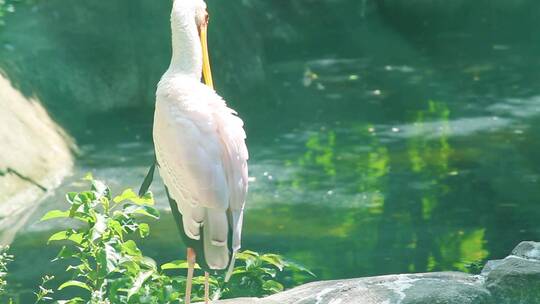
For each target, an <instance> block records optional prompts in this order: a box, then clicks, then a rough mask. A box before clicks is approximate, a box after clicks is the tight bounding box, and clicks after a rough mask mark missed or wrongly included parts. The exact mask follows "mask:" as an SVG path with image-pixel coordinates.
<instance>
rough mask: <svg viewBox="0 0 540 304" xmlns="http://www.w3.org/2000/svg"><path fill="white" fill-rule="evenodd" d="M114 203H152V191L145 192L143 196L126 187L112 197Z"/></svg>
mask: <svg viewBox="0 0 540 304" xmlns="http://www.w3.org/2000/svg"><path fill="white" fill-rule="evenodd" d="M113 201H114V202H115V203H117V204H118V203H122V202H126V201H129V202H132V203H134V204H136V205H154V197H153V195H152V192H147V193H146V194H145V195H144V196H142V197H141V196H138V195H137V194H136V193H135V191H133V189H126V190H124V192H122V194H121V195H119V196H117V197H115V198H114V199H113Z"/></svg>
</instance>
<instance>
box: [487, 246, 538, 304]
mask: <svg viewBox="0 0 540 304" xmlns="http://www.w3.org/2000/svg"><path fill="white" fill-rule="evenodd" d="M486 287H487V289H488V290H489V291H490V292H491V294H492V295H493V298H494V300H495V303H497V304H537V303H540V262H538V261H536V260H529V259H525V258H522V257H517V256H510V257H507V258H506V259H504V260H502V261H501V263H499V264H498V265H496V267H495V268H494V269H492V270H491V271H490V272H489V273H488V275H487V279H486Z"/></svg>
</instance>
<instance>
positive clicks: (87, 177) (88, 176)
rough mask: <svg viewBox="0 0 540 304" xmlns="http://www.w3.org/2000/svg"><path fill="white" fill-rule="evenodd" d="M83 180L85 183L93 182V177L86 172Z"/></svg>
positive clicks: (90, 173)
mask: <svg viewBox="0 0 540 304" xmlns="http://www.w3.org/2000/svg"><path fill="white" fill-rule="evenodd" d="M83 180H85V181H90V182H91V181H93V180H94V176H93V175H92V172H88V173H86V175H85V176H84V177H83Z"/></svg>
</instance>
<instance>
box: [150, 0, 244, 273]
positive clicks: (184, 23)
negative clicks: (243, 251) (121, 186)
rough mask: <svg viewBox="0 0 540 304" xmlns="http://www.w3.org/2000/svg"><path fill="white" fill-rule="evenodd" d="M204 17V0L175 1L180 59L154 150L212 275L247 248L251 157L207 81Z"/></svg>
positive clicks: (161, 107) (162, 86)
mask: <svg viewBox="0 0 540 304" xmlns="http://www.w3.org/2000/svg"><path fill="white" fill-rule="evenodd" d="M203 13H204V14H205V5H204V2H203V1H202V0H176V1H175V2H174V5H173V12H172V15H171V25H172V33H173V35H172V36H173V58H172V60H171V65H170V67H169V69H168V70H167V72H166V73H165V74H164V75H163V77H162V79H161V81H160V82H159V85H158V89H157V93H156V110H155V117H154V144H155V150H156V156H157V162H158V165H159V172H160V175H161V177H162V179H163V182H164V183H165V185H166V186H167V189H168V191H169V195H170V196H171V198H172V199H174V201H176V204H177V208H178V211H179V212H180V213H181V214H182V223H181V224H182V225H183V230H184V233H185V234H186V236H187V237H189V238H190V239H192V240H196V241H203V244H202V245H203V248H204V253H203V254H204V257H205V262H206V264H207V265H208V267H209V268H210V269H225V268H226V267H227V266H228V265H229V263H230V256H231V253H232V252H236V251H237V250H239V248H240V241H241V233H242V219H243V210H244V204H245V199H246V193H247V187H248V168H247V160H248V151H247V147H246V145H245V138H246V134H245V132H244V129H243V122H242V120H241V119H240V118H239V117H237V116H236V112H234V111H233V110H231V109H230V108H228V107H227V105H226V104H225V101H224V100H223V99H222V98H221V97H220V96H219V95H217V94H216V92H215V91H214V90H213V89H211V88H210V87H208V86H206V85H205V84H203V83H202V82H201V73H202V69H203V59H202V58H203V49H202V47H201V43H200V41H199V31H200V29H199V28H200V25H201V22H206V21H205V20H204V19H205V17H204V16H201V14H203ZM201 234H202V238H201ZM229 234H232V235H229ZM229 237H231V240H232V242H230V243H229ZM231 251H232V252H231ZM199 254H201V253H199V252H197V255H199Z"/></svg>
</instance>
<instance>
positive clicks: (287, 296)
mask: <svg viewBox="0 0 540 304" xmlns="http://www.w3.org/2000/svg"><path fill="white" fill-rule="evenodd" d="M482 283H483V279H482V278H479V277H476V276H472V275H468V274H464V273H457V272H442V273H426V274H409V275H388V276H381V277H372V278H363V279H349V280H337V281H322V282H314V283H309V284H306V285H303V286H300V287H297V288H294V289H291V290H288V291H285V292H282V293H279V294H276V295H273V296H270V297H267V298H264V299H255V298H244V299H233V300H226V301H220V302H218V303H228V304H248V303H250V304H251V303H253V304H289V303H290V304H292V303H294V304H315V303H318V304H326V303H328V304H330V303H332V304H349V303H358V304H423V303H426V304H437V303H441V304H443V303H444V304H454V303H455V304H469V303H470V304H473V303H474V304H488V303H492V302H490V294H489V292H488V291H487V290H486V289H485V288H484V287H483V286H482Z"/></svg>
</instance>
